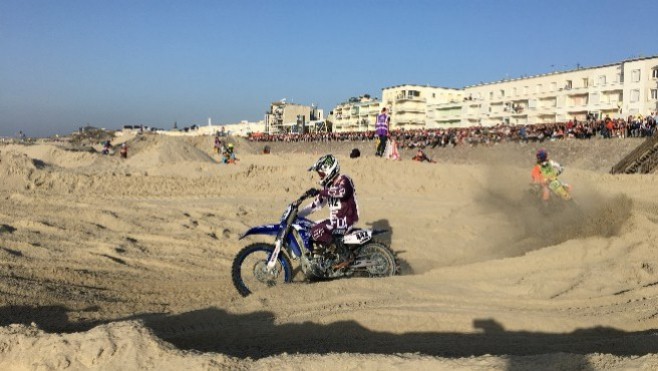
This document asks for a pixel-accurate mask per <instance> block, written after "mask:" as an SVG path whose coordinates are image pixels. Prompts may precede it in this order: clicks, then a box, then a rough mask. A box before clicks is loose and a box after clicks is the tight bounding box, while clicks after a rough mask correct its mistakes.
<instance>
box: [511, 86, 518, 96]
mask: <svg viewBox="0 0 658 371" xmlns="http://www.w3.org/2000/svg"><path fill="white" fill-rule="evenodd" d="M512 95H514V96H516V95H519V89H517V88H512Z"/></svg>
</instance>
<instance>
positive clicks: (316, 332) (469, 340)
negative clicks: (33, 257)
mask: <svg viewBox="0 0 658 371" xmlns="http://www.w3.org/2000/svg"><path fill="white" fill-rule="evenodd" d="M96 309H97V308H93V307H92V308H89V311H94V310H96ZM67 313H68V311H67V310H66V308H64V307H59V306H47V307H28V306H13V307H11V306H10V307H3V308H0V318H1V320H0V326H7V325H8V324H11V323H22V324H25V325H30V323H32V322H35V323H37V325H38V326H39V327H40V328H41V329H42V330H44V331H47V332H76V331H86V330H89V329H91V328H92V327H94V326H97V325H101V324H105V323H109V322H112V321H89V322H70V321H69V320H68V316H67ZM122 320H140V321H142V322H143V323H144V324H145V326H146V327H148V328H150V329H151V331H152V332H153V334H154V335H156V336H157V337H159V338H161V339H163V340H165V341H167V342H169V343H171V344H173V345H174V346H176V347H177V348H179V349H182V350H192V351H200V352H216V353H221V354H225V355H229V356H234V357H240V358H244V357H250V358H252V359H260V358H264V357H269V356H274V355H279V354H282V353H288V354H295V353H299V354H329V353H362V354H382V355H390V354H399V353H415V354H420V355H427V356H437V357H446V358H460V357H470V356H484V355H493V356H531V355H546V354H550V355H551V356H553V355H554V356H555V357H562V358H559V360H563V358H564V353H570V354H572V355H574V356H575V357H581V356H582V355H585V354H590V353H607V354H612V355H617V356H626V357H628V356H642V355H646V354H650V353H655V351H656V349H658V336H656V331H654V330H647V331H638V332H625V331H620V330H617V329H614V328H609V327H594V328H588V329H579V330H576V331H573V332H570V333H563V334H559V333H542V332H530V331H508V330H505V328H504V327H503V326H502V325H501V324H500V323H498V322H497V321H495V320H494V319H476V320H474V321H473V328H474V329H475V332H473V333H458V332H409V333H403V334H394V333H389V332H378V331H372V330H369V329H367V328H365V327H363V326H361V325H360V324H359V323H357V322H355V321H342V322H337V323H332V324H328V325H321V324H315V323H310V322H306V323H301V324H276V323H275V317H274V314H273V313H271V312H254V313H250V314H243V315H241V314H231V313H228V312H226V311H224V310H221V309H217V308H208V309H203V310H198V311H193V312H188V313H183V314H179V315H165V314H140V315H136V316H130V317H127V318H123V319H122ZM574 356H570V357H571V359H570V364H574V362H576V363H577V364H580V366H579V369H588V362H587V359H586V358H585V357H584V356H582V357H581V358H578V359H576V360H574V359H573V357H574ZM507 360H508V365H507V369H509V370H517V369H524V368H525V364H524V363H519V362H520V361H519V360H516V359H512V358H510V357H507ZM559 360H558V358H556V362H557V361H559Z"/></svg>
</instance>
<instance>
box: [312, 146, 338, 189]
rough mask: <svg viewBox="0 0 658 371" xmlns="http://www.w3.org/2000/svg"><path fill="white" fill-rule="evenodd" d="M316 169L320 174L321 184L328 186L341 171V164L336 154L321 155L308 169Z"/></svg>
mask: <svg viewBox="0 0 658 371" xmlns="http://www.w3.org/2000/svg"><path fill="white" fill-rule="evenodd" d="M311 170H315V171H317V172H318V174H319V175H320V185H321V186H323V187H326V186H327V185H328V184H330V183H331V182H333V181H334V179H336V177H337V176H338V174H339V173H340V165H339V164H338V160H337V159H336V157H334V155H332V154H328V155H324V156H322V157H320V158H319V159H318V160H317V161H316V162H315V164H313V166H311V167H309V168H308V171H311Z"/></svg>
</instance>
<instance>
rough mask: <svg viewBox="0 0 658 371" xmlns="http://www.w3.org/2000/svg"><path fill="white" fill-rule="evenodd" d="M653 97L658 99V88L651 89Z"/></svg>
mask: <svg viewBox="0 0 658 371" xmlns="http://www.w3.org/2000/svg"><path fill="white" fill-rule="evenodd" d="M651 99H653V100H658V89H651Z"/></svg>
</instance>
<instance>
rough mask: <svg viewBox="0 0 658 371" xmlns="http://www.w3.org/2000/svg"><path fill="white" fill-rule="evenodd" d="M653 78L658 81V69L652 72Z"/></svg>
mask: <svg viewBox="0 0 658 371" xmlns="http://www.w3.org/2000/svg"><path fill="white" fill-rule="evenodd" d="M651 77H653V78H654V79H658V68H654V69H653V70H652V71H651Z"/></svg>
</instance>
